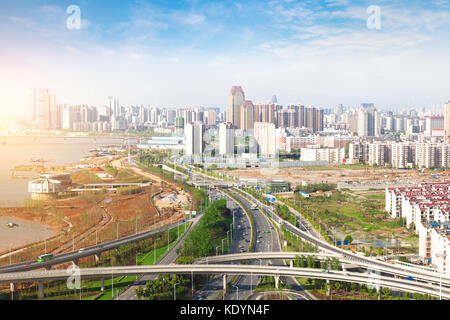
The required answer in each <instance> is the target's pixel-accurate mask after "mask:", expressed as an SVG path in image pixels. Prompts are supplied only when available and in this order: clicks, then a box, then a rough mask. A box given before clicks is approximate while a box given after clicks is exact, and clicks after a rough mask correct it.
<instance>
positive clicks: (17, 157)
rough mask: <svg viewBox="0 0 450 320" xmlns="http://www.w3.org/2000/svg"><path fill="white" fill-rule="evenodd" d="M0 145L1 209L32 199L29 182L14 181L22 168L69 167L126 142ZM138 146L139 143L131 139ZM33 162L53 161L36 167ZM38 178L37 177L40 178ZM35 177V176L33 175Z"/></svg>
mask: <svg viewBox="0 0 450 320" xmlns="http://www.w3.org/2000/svg"><path fill="white" fill-rule="evenodd" d="M3 141H4V142H5V144H0V207H11V206H23V205H24V200H25V199H29V198H30V194H29V193H28V181H29V180H30V179H13V178H12V176H11V170H12V169H13V168H14V167H15V166H18V165H36V164H43V165H45V166H58V165H68V164H71V163H74V162H76V161H79V160H80V158H82V157H85V156H87V155H89V150H92V149H95V148H97V147H100V146H106V145H118V146H119V145H124V139H122V138H108V137H106V138H103V137H101V138H100V137H97V138H92V137H32V136H24V137H12V136H6V137H4V138H3ZM128 141H129V143H136V142H137V141H136V139H128ZM32 158H38V159H44V160H50V161H48V162H44V163H34V162H32ZM36 175H37V174H36ZM31 176H33V175H31Z"/></svg>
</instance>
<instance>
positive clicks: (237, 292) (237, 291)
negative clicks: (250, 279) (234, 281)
mask: <svg viewBox="0 0 450 320" xmlns="http://www.w3.org/2000/svg"><path fill="white" fill-rule="evenodd" d="M233 287H235V288H236V300H239V287H238V286H235V285H233Z"/></svg>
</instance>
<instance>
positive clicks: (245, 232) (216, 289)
mask: <svg viewBox="0 0 450 320" xmlns="http://www.w3.org/2000/svg"><path fill="white" fill-rule="evenodd" d="M210 197H211V201H214V200H218V199H224V198H225V199H226V200H227V208H229V209H230V210H232V211H234V212H235V214H234V230H233V231H234V234H233V241H232V244H231V247H230V251H229V253H240V252H247V251H248V247H249V245H250V237H251V229H250V223H249V220H248V218H247V216H246V214H245V212H243V211H242V209H241V208H240V207H239V206H238V205H237V204H236V203H235V202H234V201H233V200H231V199H230V198H229V197H228V196H226V195H225V194H223V193H221V192H219V191H217V190H214V189H212V190H211V192H210ZM224 243H225V241H224ZM216 249H217V253H218V254H221V252H222V251H221V248H216ZM222 285H223V277H222V275H212V276H211V278H210V280H209V281H208V282H207V284H206V285H204V286H203V288H202V289H201V290H200V292H199V293H198V294H197V296H196V297H195V299H196V300H212V299H215V298H216V297H217V296H218V295H219V293H221V292H222Z"/></svg>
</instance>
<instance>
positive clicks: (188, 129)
mask: <svg viewBox="0 0 450 320" xmlns="http://www.w3.org/2000/svg"><path fill="white" fill-rule="evenodd" d="M204 131H205V125H204V124H203V123H200V122H191V123H187V124H186V125H185V126H184V135H185V137H186V147H185V150H186V155H200V154H202V153H203V150H204V149H203V133H204Z"/></svg>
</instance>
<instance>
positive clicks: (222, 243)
mask: <svg viewBox="0 0 450 320" xmlns="http://www.w3.org/2000/svg"><path fill="white" fill-rule="evenodd" d="M223 240H225V238H223V239H222V255H223Z"/></svg>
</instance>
